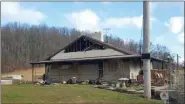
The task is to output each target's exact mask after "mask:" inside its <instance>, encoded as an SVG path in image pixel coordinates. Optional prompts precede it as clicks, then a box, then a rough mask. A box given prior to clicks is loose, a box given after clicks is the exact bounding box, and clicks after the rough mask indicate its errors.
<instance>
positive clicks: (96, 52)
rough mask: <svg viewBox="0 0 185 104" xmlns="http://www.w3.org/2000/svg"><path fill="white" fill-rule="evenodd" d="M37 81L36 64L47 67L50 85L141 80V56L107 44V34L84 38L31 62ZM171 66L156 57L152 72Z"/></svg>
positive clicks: (79, 38) (96, 34)
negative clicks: (73, 78) (74, 80)
mask: <svg viewBox="0 0 185 104" xmlns="http://www.w3.org/2000/svg"><path fill="white" fill-rule="evenodd" d="M30 64H32V66H33V70H32V76H33V79H32V80H33V81H34V65H36V64H45V74H46V76H47V79H46V80H47V81H49V82H54V83H57V82H63V81H67V80H69V79H70V78H72V77H76V78H77V80H79V81H84V80H96V79H98V78H99V79H104V80H106V81H117V80H118V79H119V78H128V79H132V80H136V79H137V75H139V72H140V71H141V70H142V60H141V55H140V54H137V53H135V52H131V51H129V50H127V49H123V48H121V49H120V48H118V47H117V46H114V45H112V44H109V43H106V42H104V41H103V35H102V34H101V33H100V32H99V33H95V34H94V35H88V36H87V35H82V36H80V37H78V38H77V39H76V40H74V41H73V42H71V43H70V44H68V45H67V46H66V47H64V48H62V49H61V50H59V51H58V52H56V53H55V54H53V55H51V56H50V57H48V58H47V59H46V60H44V61H39V62H31V63H30ZM162 67H163V68H165V67H167V63H165V62H164V61H163V60H160V59H157V58H154V57H152V58H151V69H153V68H154V69H161V68H162Z"/></svg>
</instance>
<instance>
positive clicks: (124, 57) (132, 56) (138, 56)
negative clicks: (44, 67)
mask: <svg viewBox="0 0 185 104" xmlns="http://www.w3.org/2000/svg"><path fill="white" fill-rule="evenodd" d="M140 57H141V56H140V55H113V56H100V57H85V58H70V59H62V60H46V61H38V62H31V63H30V64H45V63H57V62H76V61H93V60H106V59H116V58H117V59H130V58H140Z"/></svg>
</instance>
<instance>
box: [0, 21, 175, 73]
mask: <svg viewBox="0 0 185 104" xmlns="http://www.w3.org/2000/svg"><path fill="white" fill-rule="evenodd" d="M1 29H2V30H1V34H2V35H1V49H2V59H1V63H2V64H1V65H2V73H3V72H9V71H13V70H18V69H22V68H28V67H30V65H29V62H31V61H39V60H44V59H46V58H47V57H48V56H50V55H51V54H53V53H55V52H56V51H57V50H59V49H61V48H63V47H64V46H66V45H67V44H68V43H70V42H71V41H73V40H75V39H76V38H77V37H78V36H80V35H82V34H86V33H88V34H90V33H89V32H83V31H78V30H76V29H70V28H66V27H48V26H46V25H37V26H35V25H28V24H19V23H9V24H6V25H3V26H1ZM113 35H114V34H112V35H105V37H104V38H105V42H109V43H111V44H114V45H116V46H118V47H120V48H127V49H129V50H131V51H135V52H138V53H140V52H141V51H142V50H141V47H142V44H140V42H135V41H133V40H130V41H129V42H128V41H127V42H126V41H124V40H123V39H121V38H119V37H114V36H113ZM138 35H140V33H138ZM151 55H152V56H155V57H158V58H161V59H167V57H168V56H169V57H170V58H171V60H172V61H173V60H174V59H173V54H172V53H170V51H169V50H168V48H167V47H165V46H161V45H153V44H152V43H151Z"/></svg>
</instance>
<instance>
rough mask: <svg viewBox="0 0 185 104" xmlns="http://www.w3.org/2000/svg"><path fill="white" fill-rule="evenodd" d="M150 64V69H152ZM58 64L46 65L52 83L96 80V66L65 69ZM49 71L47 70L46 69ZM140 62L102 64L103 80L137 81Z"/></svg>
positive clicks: (115, 61) (72, 66)
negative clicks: (74, 78)
mask: <svg viewBox="0 0 185 104" xmlns="http://www.w3.org/2000/svg"><path fill="white" fill-rule="evenodd" d="M152 66H153V65H152V63H151V69H152ZM62 67H63V66H62V65H60V64H52V65H46V74H47V75H48V78H49V79H48V80H49V81H52V82H61V81H67V80H68V79H70V78H71V77H76V78H77V79H78V80H95V79H97V78H98V64H95V63H94V64H90V63H89V64H81V65H78V64H76V65H71V66H69V68H67V67H66V69H64V68H62ZM47 68H48V69H49V70H48V69H47ZM141 69H142V67H140V61H138V60H135V61H134V60H120V59H113V60H108V61H104V62H103V79H104V80H107V81H117V80H118V79H119V78H123V77H124V78H130V79H137V75H139V72H140V71H141Z"/></svg>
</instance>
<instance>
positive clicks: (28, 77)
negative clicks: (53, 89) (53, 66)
mask: <svg viewBox="0 0 185 104" xmlns="http://www.w3.org/2000/svg"><path fill="white" fill-rule="evenodd" d="M34 70H35V71H36V75H37V76H41V75H43V74H44V73H45V68H44V67H40V68H34ZM6 75H23V76H24V77H23V80H24V81H32V69H31V68H30V69H22V70H17V71H14V72H10V73H8V74H7V73H4V74H2V76H6Z"/></svg>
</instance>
